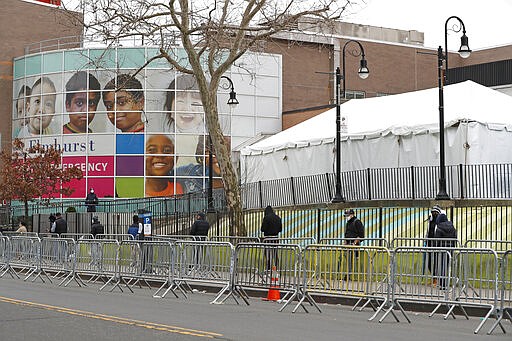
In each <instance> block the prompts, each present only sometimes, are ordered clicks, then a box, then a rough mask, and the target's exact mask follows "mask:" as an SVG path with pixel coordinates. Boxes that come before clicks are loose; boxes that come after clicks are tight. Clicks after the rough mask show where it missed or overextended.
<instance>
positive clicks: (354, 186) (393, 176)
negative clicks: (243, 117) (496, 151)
mask: <svg viewBox="0 0 512 341" xmlns="http://www.w3.org/2000/svg"><path fill="white" fill-rule="evenodd" d="M438 183H439V167H438V166H421V167H419V166H411V167H401V168H367V169H363V170H356V171H347V172H342V174H341V185H342V186H341V188H342V196H343V197H344V198H345V200H347V201H362V200H397V199H403V200H409V199H410V200H415V199H434V198H435V197H436V195H437V192H438ZM446 186H447V192H448V195H449V196H450V198H453V199H509V198H510V197H512V164H481V165H462V164H459V165H451V166H447V167H446ZM334 192H335V175H334V174H333V173H326V174H317V175H311V176H302V177H295V178H287V179H277V180H268V181H260V182H257V183H247V184H243V185H242V196H243V197H242V198H243V203H244V207H245V208H263V207H266V206H267V205H271V206H294V205H307V204H315V203H325V202H330V201H331V200H332V198H333V197H334Z"/></svg>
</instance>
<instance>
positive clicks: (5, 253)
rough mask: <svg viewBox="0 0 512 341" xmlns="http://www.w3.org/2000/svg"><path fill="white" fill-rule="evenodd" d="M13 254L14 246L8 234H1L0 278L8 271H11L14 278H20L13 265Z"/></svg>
mask: <svg viewBox="0 0 512 341" xmlns="http://www.w3.org/2000/svg"><path fill="white" fill-rule="evenodd" d="M11 256H12V247H11V241H10V239H9V238H8V237H6V236H0V278H2V277H4V275H5V274H6V273H9V274H10V275H11V277H12V278H15V277H16V278H20V276H19V275H18V274H17V273H16V271H14V269H13V268H12V267H11V264H10V258H11Z"/></svg>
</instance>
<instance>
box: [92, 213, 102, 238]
mask: <svg viewBox="0 0 512 341" xmlns="http://www.w3.org/2000/svg"><path fill="white" fill-rule="evenodd" d="M104 233H105V228H104V227H103V225H102V224H101V223H100V220H99V218H98V216H94V217H92V225H91V234H92V235H93V236H94V237H95V238H96V235H97V234H104Z"/></svg>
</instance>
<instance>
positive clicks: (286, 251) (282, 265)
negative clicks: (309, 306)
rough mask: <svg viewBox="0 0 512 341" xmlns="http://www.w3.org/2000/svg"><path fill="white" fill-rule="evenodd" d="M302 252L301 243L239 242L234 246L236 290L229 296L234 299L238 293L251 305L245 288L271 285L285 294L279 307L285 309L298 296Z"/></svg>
mask: <svg viewBox="0 0 512 341" xmlns="http://www.w3.org/2000/svg"><path fill="white" fill-rule="evenodd" d="M301 251H302V250H301V248H300V246H299V245H292V244H277V243H240V244H238V245H237V246H236V249H235V263H234V273H233V275H234V278H233V289H232V290H231V292H230V295H229V296H231V297H234V298H235V299H236V296H239V297H241V298H242V299H243V300H244V301H245V303H246V304H247V305H249V301H248V296H247V294H246V293H245V291H244V289H247V288H251V289H256V290H269V289H270V288H271V286H272V287H273V289H275V290H279V291H280V292H284V293H285V295H284V297H282V298H281V301H282V302H284V304H283V305H282V306H281V308H280V309H279V311H283V310H284V309H285V308H286V306H287V305H288V304H290V303H291V302H292V301H293V300H294V299H295V298H298V294H299V283H300V266H301V264H300V260H301ZM273 270H274V271H275V272H276V275H277V276H278V281H277V282H275V281H272V276H273V274H272V271H273ZM226 298H227V297H226ZM226 298H224V300H225V299H226ZM224 300H222V301H221V302H223V301H224Z"/></svg>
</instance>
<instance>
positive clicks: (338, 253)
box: [0, 236, 512, 333]
mask: <svg viewBox="0 0 512 341" xmlns="http://www.w3.org/2000/svg"><path fill="white" fill-rule="evenodd" d="M282 241H283V242H284V243H281V241H278V243H275V242H274V241H272V242H268V243H243V242H242V243H239V244H238V245H237V246H236V248H235V247H233V245H232V244H231V243H228V242H212V241H175V242H172V241H122V242H118V241H116V240H109V239H95V240H78V242H75V241H74V240H73V239H66V238H59V237H57V238H45V239H40V238H38V237H28V236H11V237H1V238H0V256H1V257H0V266H1V268H0V270H2V271H3V272H2V274H1V275H0V277H2V276H4V275H5V274H6V272H7V271H9V272H10V274H11V276H12V277H14V278H16V277H18V278H19V277H24V279H25V280H27V279H29V278H30V277H33V279H32V281H34V280H35V279H37V278H40V279H41V280H43V281H44V279H48V280H49V282H52V280H51V279H53V278H59V279H60V282H59V283H55V284H58V285H68V284H69V283H70V282H71V280H73V279H75V281H76V283H77V284H78V286H83V285H86V283H87V284H91V285H93V284H94V282H100V283H99V285H101V287H100V288H99V289H98V290H99V291H102V290H104V289H110V291H113V290H114V289H116V288H117V289H119V290H121V291H124V289H127V290H128V291H129V292H134V290H133V289H134V288H135V286H136V285H137V284H138V285H139V286H140V287H142V285H143V284H144V285H147V286H148V287H150V286H151V285H150V283H149V281H152V282H156V283H154V284H158V285H160V288H159V289H158V291H157V292H155V293H154V294H153V297H155V298H161V297H164V296H165V294H166V293H167V292H169V291H172V292H173V293H174V295H175V296H176V297H177V298H178V297H179V296H178V295H177V294H176V292H175V291H176V290H180V291H181V292H182V293H183V294H184V296H185V297H187V295H186V294H185V290H190V289H191V287H190V286H189V284H194V283H200V284H207V285H210V286H212V288H213V287H216V288H218V289H219V290H220V291H219V292H218V294H217V296H216V297H215V299H214V300H213V301H212V303H222V302H224V301H225V300H226V299H227V298H228V297H232V298H233V299H234V300H235V301H236V302H237V303H239V301H238V298H240V299H242V300H243V301H244V302H245V303H246V304H249V299H250V298H249V296H248V295H247V292H246V290H247V289H251V290H260V291H267V292H268V295H267V299H269V300H273V301H277V302H278V303H280V304H281V305H280V309H279V311H282V310H284V308H285V307H287V306H288V305H290V304H291V303H293V302H294V301H295V300H296V301H298V303H297V305H296V306H295V308H294V310H293V311H296V310H297V309H298V308H299V307H302V308H303V309H304V310H305V311H306V312H308V310H307V305H305V304H304V303H305V301H306V300H307V301H308V303H309V304H310V305H311V306H314V307H315V308H316V309H317V310H318V311H320V312H321V309H320V307H319V306H318V305H317V304H316V302H315V298H316V296H318V295H328V296H340V297H348V298H353V299H355V300H357V303H356V306H358V305H359V304H360V303H362V302H364V301H365V302H366V303H364V304H363V305H362V306H360V309H359V310H363V309H364V308H365V307H367V306H368V307H371V308H373V311H372V312H371V314H372V316H371V317H370V320H374V319H375V318H377V317H378V316H380V320H379V321H383V320H384V319H385V318H386V317H387V316H388V315H389V314H391V315H392V316H393V317H394V318H395V320H396V321H397V322H399V321H400V320H399V318H398V314H396V313H395V312H397V311H398V312H401V313H402V314H403V316H404V317H405V319H406V320H407V321H408V322H409V323H411V322H412V321H411V319H410V318H409V317H408V312H407V311H406V310H405V309H404V305H403V304H404V303H406V302H420V303H422V304H425V305H430V306H431V307H433V311H432V312H431V314H430V316H432V315H434V314H435V313H438V312H439V311H440V310H439V308H440V307H441V306H444V307H446V308H447V309H448V311H447V312H446V313H444V312H443V313H444V318H445V319H447V318H449V317H450V316H452V317H455V315H454V314H453V311H454V309H455V308H456V307H458V308H459V309H460V310H461V311H462V313H463V314H464V315H465V317H466V318H468V319H469V316H468V314H467V313H466V308H467V307H480V308H484V309H485V311H483V312H482V311H475V313H476V314H479V317H480V319H479V320H477V321H478V326H477V327H476V329H475V330H474V333H478V332H479V331H480V330H481V328H482V327H483V326H484V324H485V323H486V322H487V321H488V320H489V319H490V318H491V317H492V316H494V317H496V322H495V323H494V325H493V326H492V327H491V329H489V331H488V333H492V332H493V330H494V329H495V328H496V327H497V326H500V328H501V330H502V331H503V332H506V329H505V323H503V324H502V322H504V319H510V316H511V309H512V306H511V302H512V300H511V297H512V296H511V292H512V287H511V285H512V277H511V274H512V268H511V263H510V256H511V255H512V254H511V252H512V250H508V251H503V249H502V245H498V244H490V246H496V247H498V248H500V253H501V256H500V257H499V256H498V252H497V251H496V250H493V249H490V248H489V249H486V248H468V247H419V246H397V247H396V248H394V249H391V248H387V247H382V246H355V245H331V244H310V245H308V246H306V247H305V248H301V247H300V246H299V245H297V244H287V243H286V240H282ZM406 243H409V244H410V245H415V241H412V240H409V241H407V240H399V241H395V242H392V243H390V245H404V244H406ZM486 243H487V241H479V240H472V241H469V242H468V243H467V245H472V244H475V245H480V244H486ZM428 260H431V263H430V266H429V265H428V264H429V261H428ZM86 280H87V282H85V281H86ZM162 283H163V284H162ZM99 285H98V287H99ZM164 289H165V292H164V291H163V290H164ZM272 292H273V294H272V295H271V293H272ZM356 306H354V308H353V310H354V309H355V307H356ZM507 325H508V324H507Z"/></svg>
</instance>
